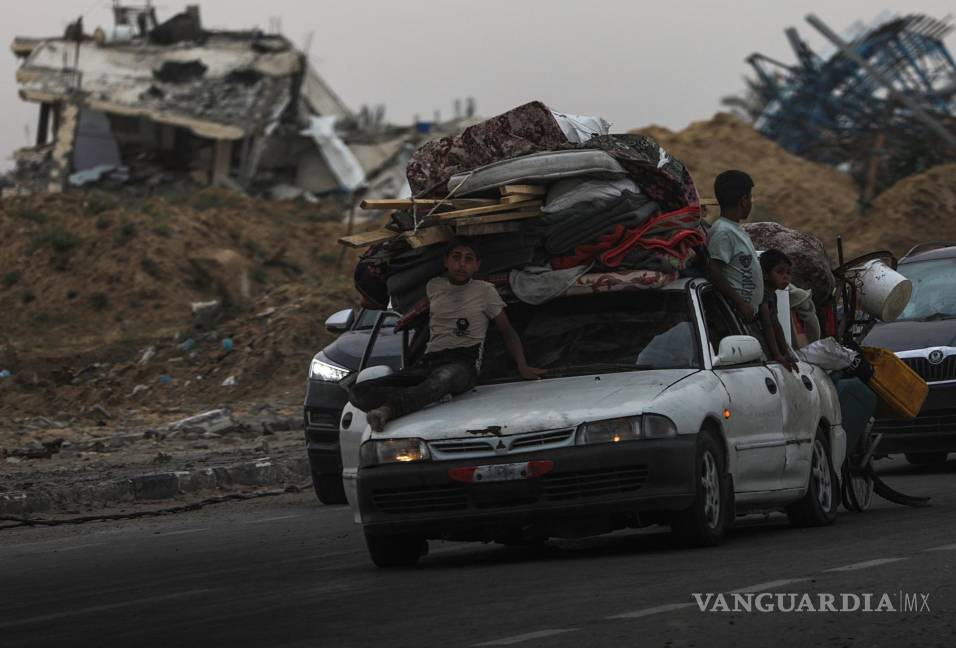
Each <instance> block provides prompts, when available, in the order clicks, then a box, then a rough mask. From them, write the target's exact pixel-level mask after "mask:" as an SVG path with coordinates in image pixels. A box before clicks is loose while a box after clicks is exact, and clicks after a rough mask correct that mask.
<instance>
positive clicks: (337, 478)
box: [304, 308, 402, 504]
mask: <svg viewBox="0 0 956 648" xmlns="http://www.w3.org/2000/svg"><path fill="white" fill-rule="evenodd" d="M381 313H382V311H377V310H372V309H367V308H363V309H361V310H359V311H358V312H357V313H356V311H355V310H353V309H348V310H343V311H339V312H338V313H335V314H334V315H332V316H331V317H330V318H329V319H327V320H326V321H325V328H326V330H328V331H330V332H332V333H341V335H340V336H339V337H338V338H336V340H335V341H334V342H332V343H331V344H330V345H328V346H327V347H325V348H324V349H322V350H321V351H319V352H318V353H316V354H315V356H314V357H313V358H312V362H311V363H310V365H309V382H308V386H307V388H306V393H305V411H304V418H305V441H306V448H307V450H308V453H309V466H310V467H311V468H312V485H313V486H314V487H315V494H316V495H318V496H319V500H320V501H321V502H322V503H323V504H344V503H345V493H344V491H343V490H342V457H341V455H340V453H339V419H340V418H342V408H343V407H345V403H346V402H348V388H349V386H350V385H351V384H352V382H353V381H354V380H355V371H356V370H357V369H358V367H359V363H360V362H361V361H362V354H363V353H364V351H365V347H366V342H367V341H368V337H369V334H370V333H371V332H372V329H373V328H374V327H375V323H376V321H377V320H378V318H379V315H381ZM395 322H396V316H394V315H392V314H385V315H384V316H383V320H382V323H381V330H380V332H379V337H378V340H379V341H378V343H377V344H376V345H375V349H374V350H373V352H372V357H371V358H370V359H369V362H368V363H366V364H372V365H383V364H384V365H388V366H390V367H392V368H393V369H395V370H398V369H399V368H400V367H401V364H402V336H401V335H396V334H395V331H394V326H395Z"/></svg>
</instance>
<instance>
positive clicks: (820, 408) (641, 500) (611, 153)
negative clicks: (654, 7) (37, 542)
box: [340, 102, 846, 567]
mask: <svg viewBox="0 0 956 648" xmlns="http://www.w3.org/2000/svg"><path fill="white" fill-rule="evenodd" d="M407 176H408V181H409V185H410V186H411V188H412V191H413V196H414V198H411V199H406V200H376V201H366V202H364V203H363V207H364V208H366V209H381V210H390V213H389V216H388V223H387V224H385V225H384V226H383V227H381V228H379V229H376V230H372V231H369V232H362V233H358V234H353V235H351V236H348V237H345V238H344V239H342V240H341V242H342V243H343V244H344V245H348V246H352V247H356V248H367V249H365V251H364V252H363V253H362V256H361V258H360V260H359V262H358V264H357V266H356V268H355V285H356V288H357V290H358V291H359V293H360V294H361V295H362V298H363V302H364V305H365V306H366V307H370V308H378V309H391V310H390V312H394V313H397V315H398V316H399V317H400V319H399V320H398V322H397V324H396V326H395V330H396V331H400V332H401V333H402V335H403V338H404V339H403V349H402V356H403V362H404V365H405V366H409V365H414V363H415V362H416V359H417V358H420V357H421V356H422V354H423V351H424V349H425V346H426V343H427V340H428V336H429V324H428V322H429V320H428V314H429V302H428V299H427V296H426V291H425V286H426V284H427V282H428V281H429V280H430V279H432V278H434V277H436V276H439V275H440V274H441V273H442V272H443V271H444V267H445V253H446V249H447V246H448V242H449V241H451V240H453V239H457V238H458V237H468V238H467V240H468V245H469V246H471V247H474V248H475V251H476V252H477V256H478V257H479V258H480V260H481V263H480V268H479V271H478V274H477V276H476V278H478V279H482V280H484V281H487V282H490V283H491V284H493V285H494V286H495V287H496V288H497V291H498V293H499V294H500V295H501V297H502V298H503V300H504V301H505V303H506V304H507V313H508V318H509V320H510V321H511V322H512V324H513V325H514V328H515V330H516V331H517V332H518V333H519V335H520V337H521V340H522V341H523V344H524V349H525V353H526V355H527V361H528V363H529V364H530V365H533V366H535V367H540V368H543V369H546V370H547V374H546V376H545V377H544V379H542V380H531V381H526V380H522V379H521V377H520V376H519V375H518V372H517V371H516V368H515V365H514V363H513V362H512V359H511V357H510V356H509V354H508V351H507V349H506V348H505V344H504V343H503V341H502V337H501V335H499V334H498V333H497V331H495V330H494V329H493V328H491V329H489V333H488V335H487V337H486V338H485V341H484V343H483V345H482V348H481V350H480V352H479V359H478V363H477V364H478V384H477V386H476V387H475V388H474V389H472V390H470V391H467V392H466V393H463V394H460V395H458V396H455V397H453V398H450V399H448V398H446V399H443V401H442V402H440V403H435V404H433V405H432V406H429V407H426V408H425V409H423V410H421V411H417V412H414V413H411V414H408V415H406V416H402V417H400V418H397V419H395V420H393V421H391V422H389V423H388V425H387V426H385V427H384V429H383V430H382V431H381V432H373V431H372V429H371V427H370V426H369V425H368V424H367V420H366V412H363V411H362V410H360V409H358V408H357V407H355V406H354V405H353V404H349V405H347V406H346V407H345V409H344V411H343V416H342V419H341V428H340V442H341V452H342V465H343V482H344V487H345V492H346V496H347V499H348V501H349V504H350V506H351V508H352V510H353V514H354V517H355V521H356V522H357V523H359V524H361V525H362V527H363V531H364V534H365V538H366V543H367V546H368V550H369V553H370V555H371V558H372V560H373V561H374V562H375V563H376V564H377V565H380V566H386V567H387V566H395V565H406V564H411V563H414V562H416V561H417V560H418V559H419V558H420V556H421V555H423V554H424V552H425V551H426V550H427V540H428V539H432V538H443V539H450V540H465V541H476V540H478V541H497V542H502V543H512V542H527V541H540V540H543V539H546V538H548V537H552V536H555V537H580V536H584V535H594V534H599V533H605V532H609V531H612V530H615V529H621V528H626V527H641V526H645V525H648V524H666V525H670V526H671V528H672V529H673V531H674V533H675V536H676V538H677V539H678V540H679V541H680V542H682V543H686V544H693V545H711V544H715V543H717V542H719V541H720V539H721V537H722V535H723V533H724V529H725V528H726V526H728V525H729V524H732V523H733V520H734V519H735V517H736V516H737V515H742V514H746V513H749V512H753V511H766V510H781V511H785V512H786V513H787V515H788V517H789V519H790V521H791V523H792V524H795V525H801V526H803V525H825V524H830V523H832V522H833V520H834V519H835V515H836V509H837V506H838V504H839V500H840V489H841V485H842V475H843V472H842V471H841V470H840V467H841V466H843V464H844V459H845V455H846V433H845V431H844V429H843V426H842V424H841V414H840V405H839V396H838V394H837V390H836V388H835V387H834V383H833V382H832V381H831V379H830V377H829V376H828V374H827V373H826V371H824V370H823V369H822V368H820V367H818V366H816V365H813V364H810V363H808V362H806V361H801V362H800V363H799V368H800V371H799V373H793V372H790V371H788V370H787V369H786V368H784V367H782V366H780V365H777V364H766V357H765V354H764V351H763V349H762V347H761V344H760V342H759V341H758V340H757V339H756V338H754V337H751V336H750V334H749V333H748V332H747V329H746V328H745V327H744V325H743V323H742V322H740V321H739V319H738V318H737V316H736V314H735V313H734V311H733V309H732V308H730V307H729V305H728V303H727V302H726V301H725V300H724V298H723V297H722V296H721V295H720V294H719V293H718V291H717V290H716V289H714V288H713V287H712V286H711V285H710V284H709V282H707V281H706V280H705V279H703V278H702V274H701V273H700V272H699V270H698V267H699V264H698V262H697V261H698V258H699V257H700V255H701V254H702V252H703V247H704V244H705V241H706V229H705V225H704V222H703V221H702V218H701V205H700V199H699V196H698V193H697V189H696V187H695V185H694V182H693V180H692V179H691V176H690V174H689V172H688V171H687V169H686V168H685V167H684V165H683V164H682V163H681V162H680V161H679V160H678V159H676V158H674V157H672V156H671V155H669V154H668V153H667V151H665V150H664V149H663V148H662V147H660V146H659V145H658V144H657V143H656V142H655V141H654V140H652V139H651V138H649V137H646V136H642V135H634V134H629V135H614V134H609V133H608V127H607V124H606V122H604V121H603V120H600V119H597V118H592V117H580V116H575V115H567V114H563V113H557V112H554V111H552V110H550V109H549V108H548V107H546V106H545V105H543V104H541V103H540V102H532V103H529V104H526V105H523V106H520V107H518V108H515V109H513V110H511V111H509V112H507V113H504V114H502V115H499V116H497V117H494V118H492V119H489V120H487V121H485V122H482V123H480V124H477V125H475V126H472V127H470V128H468V129H466V130H465V131H463V132H462V133H460V134H458V135H456V136H453V137H445V138H442V139H438V140H434V141H432V142H428V143H426V144H425V145H424V146H422V147H421V148H420V149H419V150H418V151H416V153H415V154H414V155H413V156H412V158H411V160H410V162H409V164H408V167H407ZM831 280H832V277H831ZM829 290H831V292H832V284H831V286H830V288H829ZM375 338H376V333H375V331H373V333H372V336H371V339H370V342H369V347H368V348H367V349H366V354H365V355H366V356H367V357H369V356H371V355H373V353H374V346H375V344H376V340H375ZM365 364H366V363H364V362H363V364H362V366H361V367H360V369H361V371H360V372H359V374H358V376H357V378H356V383H357V384H361V383H362V382H363V381H366V380H372V379H375V378H379V377H381V376H385V375H388V374H390V373H392V370H391V369H389V368H388V367H383V366H373V367H366V366H365Z"/></svg>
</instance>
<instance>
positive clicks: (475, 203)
mask: <svg viewBox="0 0 956 648" xmlns="http://www.w3.org/2000/svg"><path fill="white" fill-rule="evenodd" d="M607 131H608V124H607V123H606V122H604V120H602V119H597V118H593V117H580V116H575V115H566V114H562V113H557V112H554V111H552V110H550V109H548V108H547V107H546V106H545V105H544V104H542V103H540V102H532V103H529V104H525V105H523V106H519V107H518V108H515V109H513V110H511V111H509V112H507V113H504V114H502V115H499V116H497V117H494V118H492V119H489V120H487V121H485V122H482V123H480V124H477V125H475V126H472V127H470V128H468V129H466V130H465V131H463V132H462V133H460V134H459V135H456V136H454V137H445V138H442V139H438V140H433V141H431V142H428V143H426V144H425V145H423V146H422V147H421V148H419V149H418V150H417V151H416V152H415V153H414V155H413V156H412V158H411V160H410V162H409V163H408V166H407V176H408V181H409V186H410V187H411V190H412V195H413V196H414V198H410V199H407V200H377V201H365V202H363V203H362V207H363V208H365V209H391V210H394V211H393V212H392V214H391V216H390V222H389V223H388V225H386V226H385V227H384V228H383V229H380V230H376V231H374V232H366V233H362V234H357V235H354V236H349V237H346V238H344V239H342V240H341V241H340V242H341V243H343V244H344V245H349V246H353V247H368V250H367V251H366V252H365V253H364V254H363V255H362V257H361V259H360V261H359V263H358V265H357V267H356V270H355V283H356V287H357V288H358V290H359V292H360V293H361V294H362V295H363V297H364V300H365V302H366V305H368V306H371V307H375V308H385V307H386V306H387V305H388V304H389V303H391V307H392V308H393V309H395V310H397V311H399V312H401V313H409V312H412V311H419V312H420V311H421V310H422V309H423V305H422V304H421V302H422V300H423V298H424V297H425V284H426V283H427V281H428V280H429V279H431V278H432V277H435V276H437V275H439V274H441V273H442V272H443V270H444V253H445V249H446V247H447V242H448V241H450V240H452V239H453V238H454V237H467V238H468V240H469V244H470V245H473V246H474V247H475V248H476V250H477V252H478V254H479V256H480V257H481V267H480V271H479V275H478V278H480V279H484V280H485V281H490V282H491V283H493V284H495V285H496V286H497V287H498V289H499V291H500V292H501V294H502V295H503V297H505V299H506V300H512V301H513V300H520V301H524V302H526V303H531V304H539V303H543V302H545V301H548V300H549V299H553V298H555V297H558V296H560V295H565V294H574V293H581V292H594V291H601V290H621V289H639V288H647V287H656V286H661V285H664V284H666V283H668V282H669V281H671V280H673V279H674V278H676V276H677V274H678V272H680V271H681V270H682V269H684V267H685V266H686V264H687V263H688V261H689V259H690V258H691V257H692V256H693V250H694V248H696V247H698V246H700V245H703V244H704V240H705V233H704V229H703V227H702V224H701V210H700V201H699V198H698V195H697V190H696V188H695V187H694V183H693V181H692V180H691V177H690V174H689V173H688V172H687V169H686V168H685V167H684V165H683V164H682V163H681V162H680V161H679V160H676V159H674V158H672V157H670V156H669V155H668V154H667V153H666V151H664V150H663V149H662V148H661V147H660V146H659V145H658V144H657V143H656V142H654V141H653V140H652V139H650V138H648V137H645V136H642V135H610V134H608V132H607ZM416 306H418V308H416ZM425 307H427V306H425Z"/></svg>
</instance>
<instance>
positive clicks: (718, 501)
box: [671, 430, 730, 547]
mask: <svg viewBox="0 0 956 648" xmlns="http://www.w3.org/2000/svg"><path fill="white" fill-rule="evenodd" d="M695 462H696V463H695V466H696V469H695V473H694V482H695V487H696V496H695V498H694V503H693V504H691V506H690V508H688V509H687V510H685V511H681V512H680V513H677V514H676V515H675V516H674V518H673V519H672V520H671V529H672V531H673V532H674V535H675V536H676V538H677V539H678V540H679V541H680V542H681V544H684V545H688V546H692V547H710V546H713V545H716V544H718V543H719V542H720V541H721V539H722V538H723V535H724V521H725V520H726V519H727V511H726V507H727V506H729V505H730V496H729V493H728V492H727V491H728V488H727V484H728V480H727V479H726V476H725V474H724V473H725V472H726V468H725V465H724V453H723V452H722V450H721V447H720V445H719V444H718V442H717V440H716V439H715V438H714V435H713V434H712V433H711V432H709V431H707V430H702V431H701V432H700V434H699V435H698V437H697V454H696V459H695Z"/></svg>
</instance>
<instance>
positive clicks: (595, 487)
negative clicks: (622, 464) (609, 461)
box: [541, 466, 648, 500]
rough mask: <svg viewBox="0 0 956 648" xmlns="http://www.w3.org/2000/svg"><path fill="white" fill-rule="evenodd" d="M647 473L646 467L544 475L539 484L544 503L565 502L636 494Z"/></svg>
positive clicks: (645, 480)
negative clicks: (542, 489) (629, 493)
mask: <svg viewBox="0 0 956 648" xmlns="http://www.w3.org/2000/svg"><path fill="white" fill-rule="evenodd" d="M647 472H648V471H647V466H630V467H627V468H614V469H611V470H603V469H598V470H585V471H580V472H575V473H564V474H560V475H546V476H545V477H543V478H542V480H541V481H542V482H543V484H544V496H545V498H546V499H549V500H568V499H576V498H581V497H596V496H598V495H613V494H615V493H627V492H630V491H636V490H638V489H640V488H641V487H642V486H644V484H645V483H647Z"/></svg>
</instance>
